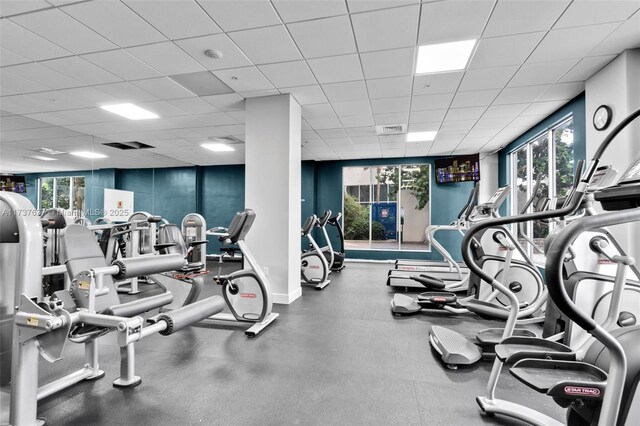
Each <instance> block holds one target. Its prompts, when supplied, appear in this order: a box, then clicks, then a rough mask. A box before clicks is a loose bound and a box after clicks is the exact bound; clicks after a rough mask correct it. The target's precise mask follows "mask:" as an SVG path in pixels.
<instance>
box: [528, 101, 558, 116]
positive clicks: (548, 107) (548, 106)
mask: <svg viewBox="0 0 640 426" xmlns="http://www.w3.org/2000/svg"><path fill="white" fill-rule="evenodd" d="M565 103H566V101H546V102H534V103H532V104H531V105H529V106H528V107H527V109H525V110H524V111H523V112H522V114H521V115H533V116H539V115H544V116H545V117H546V116H547V115H549V114H551V113H552V112H554V111H555V110H557V109H558V108H560V107H561V106H562V105H564V104H565Z"/></svg>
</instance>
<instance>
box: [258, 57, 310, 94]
mask: <svg viewBox="0 0 640 426" xmlns="http://www.w3.org/2000/svg"><path fill="white" fill-rule="evenodd" d="M258 68H259V69H260V71H262V72H263V73H264V75H265V76H266V77H267V78H268V79H269V80H270V81H271V83H273V85H274V86H276V87H278V88H279V87H295V86H306V85H310V84H315V83H316V79H315V78H314V77H313V74H312V73H311V70H310V69H309V67H308V66H307V64H306V62H305V61H296V62H283V63H280V64H268V65H260V66H259V67H258Z"/></svg>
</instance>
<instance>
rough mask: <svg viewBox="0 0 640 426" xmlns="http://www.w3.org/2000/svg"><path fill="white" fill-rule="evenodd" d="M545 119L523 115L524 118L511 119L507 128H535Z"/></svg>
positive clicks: (540, 116)
mask: <svg viewBox="0 0 640 426" xmlns="http://www.w3.org/2000/svg"><path fill="white" fill-rule="evenodd" d="M545 117H546V116H545V115H524V116H520V117H516V118H514V119H513V121H512V122H511V123H509V127H511V126H515V127H527V128H530V127H533V126H535V125H536V124H538V123H539V122H541V121H542V120H544V119H545Z"/></svg>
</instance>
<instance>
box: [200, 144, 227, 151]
mask: <svg viewBox="0 0 640 426" xmlns="http://www.w3.org/2000/svg"><path fill="white" fill-rule="evenodd" d="M200 146H201V147H203V148H206V149H208V150H210V151H214V152H229V151H235V149H234V148H233V147H232V146H229V145H226V144H223V143H203V144H202V145H200Z"/></svg>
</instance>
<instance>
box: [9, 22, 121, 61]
mask: <svg viewBox="0 0 640 426" xmlns="http://www.w3.org/2000/svg"><path fill="white" fill-rule="evenodd" d="M11 21H14V22H15V23H17V24H19V25H21V26H22V27H24V28H26V29H27V30H30V31H31V32H30V31H26V30H25V29H24V28H20V27H18V26H17V25H15V24H14V23H12V22H11ZM11 21H8V20H6V21H3V22H2V26H1V27H2V34H1V35H2V45H3V47H6V48H7V49H9V50H12V51H13V52H15V53H18V54H21V55H23V56H26V57H28V58H31V59H38V60H40V59H45V58H55V57H60V56H66V55H67V54H68V53H67V52H72V53H87V52H91V51H95V50H106V49H112V48H114V47H116V46H115V45H114V44H113V43H111V42H110V41H108V40H107V39H105V38H103V37H101V36H100V35H98V34H96V33H95V32H93V31H92V30H90V29H89V28H87V27H85V26H84V25H82V24H81V23H79V22H78V21H76V20H75V19H73V18H71V17H70V16H68V15H66V14H64V13H63V12H61V11H60V10H58V9H49V10H45V11H42V12H38V13H30V14H26V15H19V16H15V17H13V18H11ZM61 28H64V31H60V29H61ZM33 33H35V34H38V35H39V36H40V37H37V36H35V35H34V34H33ZM53 43H55V44H53ZM56 45H57V46H56ZM49 49H50V50H49Z"/></svg>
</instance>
